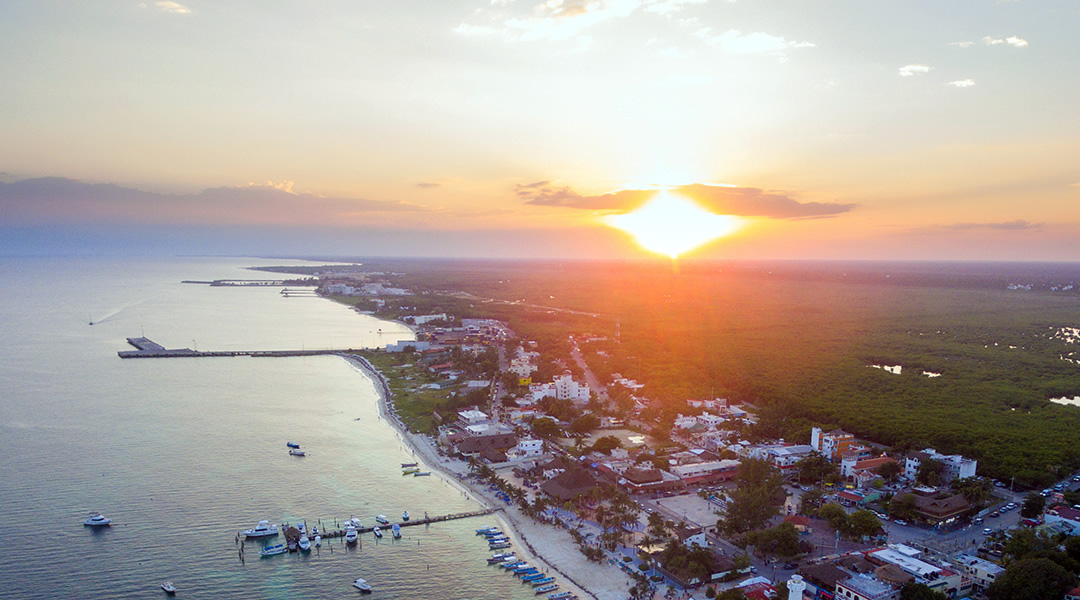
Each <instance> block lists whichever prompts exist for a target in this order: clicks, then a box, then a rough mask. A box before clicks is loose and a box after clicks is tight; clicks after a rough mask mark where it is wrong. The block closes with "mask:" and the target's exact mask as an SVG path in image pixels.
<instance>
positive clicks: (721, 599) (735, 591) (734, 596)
mask: <svg viewBox="0 0 1080 600" xmlns="http://www.w3.org/2000/svg"><path fill="white" fill-rule="evenodd" d="M716 600H746V592H744V591H742V590H741V589H739V588H731V589H727V590H724V591H722V592H720V593H719V594H717V595H716Z"/></svg>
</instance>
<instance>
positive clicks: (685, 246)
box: [604, 192, 742, 258]
mask: <svg viewBox="0 0 1080 600" xmlns="http://www.w3.org/2000/svg"><path fill="white" fill-rule="evenodd" d="M604 222H605V223H606V224H607V225H609V226H611V227H614V228H616V229H621V230H622V231H625V232H626V233H629V234H630V235H631V236H633V238H634V240H635V241H636V242H637V243H638V245H640V246H641V247H642V248H644V249H646V250H648V251H650V252H655V253H657V254H663V255H665V256H670V257H671V258H678V257H679V256H680V255H681V254H683V253H685V252H688V251H690V250H693V249H694V248H697V247H698V246H702V245H704V244H707V243H709V242H711V241H713V240H715V239H717V238H721V237H724V236H727V235H731V234H732V233H734V232H735V231H736V230H738V229H739V227H740V226H741V224H742V220H741V219H739V218H738V217H734V216H731V215H717V214H713V213H711V212H709V211H707V210H705V209H704V208H702V207H701V206H699V205H697V204H696V203H694V202H692V201H690V200H687V199H685V198H681V197H679V196H674V195H672V194H669V193H668V192H660V193H659V194H658V195H657V196H656V197H655V198H653V199H652V200H650V201H649V202H647V203H646V204H645V205H643V206H642V207H640V208H638V209H637V210H635V211H633V212H629V213H625V214H621V215H611V216H608V217H605V218H604Z"/></svg>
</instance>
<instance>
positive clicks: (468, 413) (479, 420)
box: [458, 410, 491, 427]
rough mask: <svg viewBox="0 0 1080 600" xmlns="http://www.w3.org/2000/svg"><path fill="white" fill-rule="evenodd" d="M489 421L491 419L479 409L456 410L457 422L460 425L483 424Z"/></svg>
mask: <svg viewBox="0 0 1080 600" xmlns="http://www.w3.org/2000/svg"><path fill="white" fill-rule="evenodd" d="M490 422H491V419H490V418H489V417H488V416H487V413H485V412H484V411H481V410H463V411H460V412H458V423H460V424H461V426H462V427H469V426H470V425H484V424H487V423H490Z"/></svg>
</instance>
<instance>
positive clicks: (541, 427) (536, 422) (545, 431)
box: [532, 417, 562, 439]
mask: <svg viewBox="0 0 1080 600" xmlns="http://www.w3.org/2000/svg"><path fill="white" fill-rule="evenodd" d="M532 430H533V434H534V435H536V436H537V437H541V438H546V439H551V438H553V437H555V436H557V435H559V434H560V433H562V428H561V427H559V424H558V423H556V422H555V419H549V418H547V417H540V418H539V419H533V422H532Z"/></svg>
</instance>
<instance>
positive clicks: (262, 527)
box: [240, 521, 278, 538]
mask: <svg viewBox="0 0 1080 600" xmlns="http://www.w3.org/2000/svg"><path fill="white" fill-rule="evenodd" d="M240 533H242V534H244V537H249V538H257V537H271V536H275V535H277V534H278V526H277V525H271V524H270V521H259V524H258V525H256V526H255V527H252V528H251V529H248V530H247V531H241V532H240Z"/></svg>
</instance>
